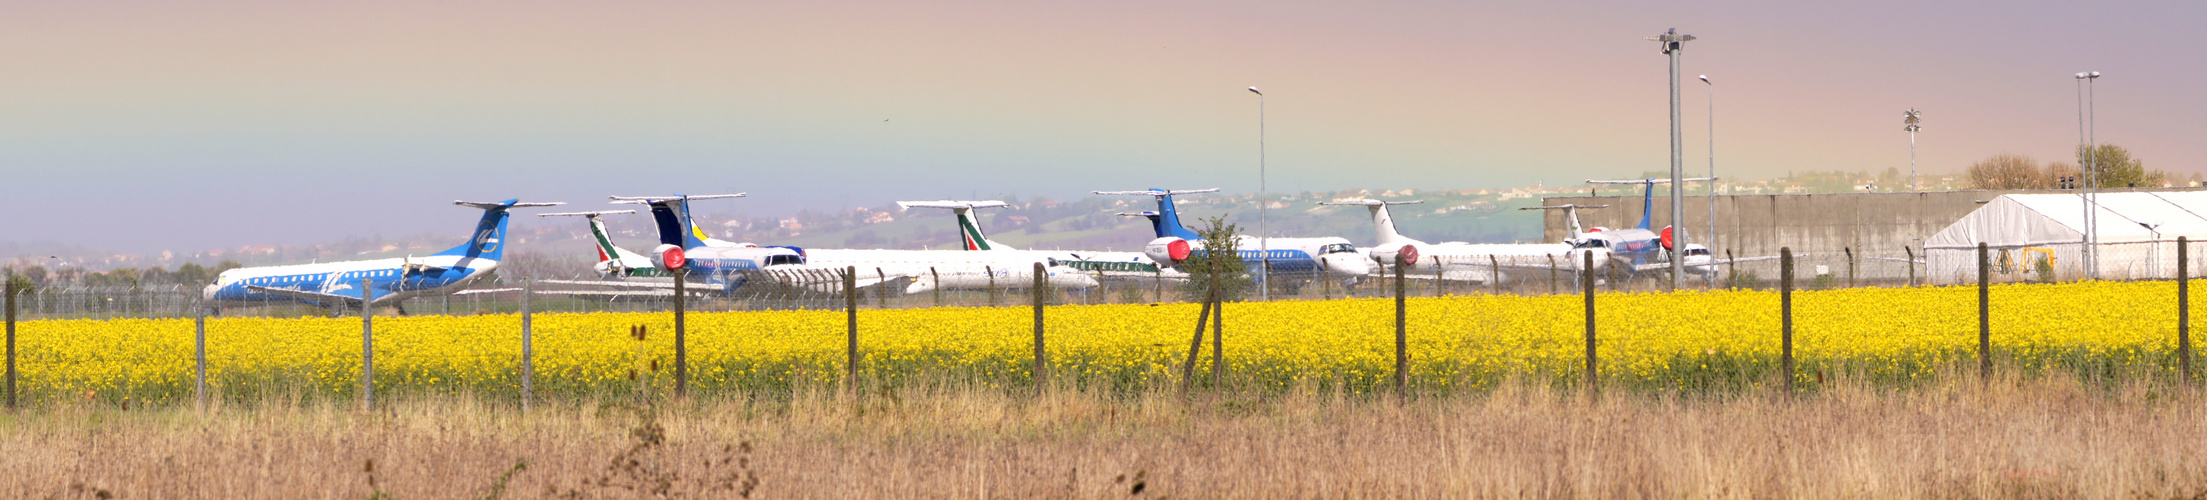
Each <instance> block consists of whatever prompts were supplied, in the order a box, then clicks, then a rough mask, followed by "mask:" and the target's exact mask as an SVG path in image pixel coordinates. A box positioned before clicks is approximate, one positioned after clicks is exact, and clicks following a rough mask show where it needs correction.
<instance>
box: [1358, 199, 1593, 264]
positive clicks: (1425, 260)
mask: <svg viewBox="0 0 2207 500" xmlns="http://www.w3.org/2000/svg"><path fill="white" fill-rule="evenodd" d="M1416 203H1424V202H1423V201H1418V200H1412V201H1381V200H1372V199H1356V200H1342V201H1326V202H1319V203H1318V204H1320V205H1355V206H1363V207H1365V208H1368V209H1370V210H1371V212H1372V226H1373V229H1374V230H1375V231H1376V232H1377V235H1378V244H1376V245H1373V246H1372V247H1371V248H1370V249H1369V250H1368V252H1369V253H1370V255H1371V258H1372V259H1373V260H1375V261H1377V262H1378V263H1379V266H1381V267H1386V266H1392V265H1393V262H1394V259H1395V256H1396V255H1397V254H1400V255H1402V256H1403V257H1404V259H1403V260H1404V264H1406V265H1408V266H1410V269H1405V270H1404V274H1405V275H1419V274H1423V275H1426V276H1440V277H1443V278H1447V279H1451V280H1462V281H1479V282H1492V280H1496V279H1502V280H1507V279H1510V278H1511V277H1512V274H1513V273H1517V272H1523V273H1527V274H1533V275H1537V274H1540V273H1545V272H1547V271H1548V270H1551V269H1562V270H1567V271H1572V272H1578V271H1579V269H1580V268H1581V267H1585V265H1584V261H1583V259H1584V257H1582V255H1583V254H1587V253H1593V254H1594V270H1595V271H1600V270H1602V269H1603V266H1604V264H1605V263H1607V262H1609V260H1610V257H1609V251H1608V250H1607V249H1606V248H1598V247H1589V248H1579V247H1578V246H1577V245H1575V244H1574V243H1575V241H1566V242H1563V243H1466V242H1461V241H1450V242H1441V243H1426V242H1424V241H1419V240H1417V239H1413V238H1410V237H1407V236H1403V235H1402V233H1400V232H1397V231H1396V229H1395V219H1394V215H1393V214H1392V213H1390V212H1389V211H1388V209H1387V207H1388V206H1389V205H1409V204H1416ZM1601 206H1607V205H1601ZM1599 207H1600V206H1591V207H1581V206H1576V205H1564V206H1556V207H1532V208H1527V210H1540V209H1562V210H1564V211H1565V212H1564V213H1565V217H1567V218H1568V220H1570V221H1571V227H1572V229H1573V230H1572V232H1573V234H1577V233H1578V231H1577V228H1578V227H1579V226H1578V212H1577V209H1579V208H1599ZM1497 273H1499V274H1500V276H1496V274H1497Z"/></svg>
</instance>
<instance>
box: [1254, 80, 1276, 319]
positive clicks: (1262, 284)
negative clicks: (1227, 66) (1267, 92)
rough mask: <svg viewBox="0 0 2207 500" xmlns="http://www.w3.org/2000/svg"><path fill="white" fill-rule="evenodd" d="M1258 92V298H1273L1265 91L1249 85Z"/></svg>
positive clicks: (1266, 300)
mask: <svg viewBox="0 0 2207 500" xmlns="http://www.w3.org/2000/svg"><path fill="white" fill-rule="evenodd" d="M1249 92H1250V93H1252V94H1257V264H1258V265H1257V300H1259V301H1264V302H1270V301H1271V300H1272V247H1271V242H1272V235H1271V234H1269V233H1266V232H1265V220H1264V219H1265V218H1264V212H1265V207H1264V205H1265V203H1266V200H1265V194H1264V193H1265V184H1264V91H1261V90H1257V88H1256V87H1249Z"/></svg>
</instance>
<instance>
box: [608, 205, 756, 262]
mask: <svg viewBox="0 0 2207 500" xmlns="http://www.w3.org/2000/svg"><path fill="white" fill-rule="evenodd" d="M744 195H745V193H736V194H711V195H698V196H688V195H679V194H678V195H674V196H615V197H613V203H615V204H622V205H647V206H650V207H651V218H652V221H653V222H655V223H657V225H658V226H659V244H661V245H677V246H680V247H682V248H685V249H688V248H698V247H703V246H707V245H706V241H709V240H711V239H712V237H710V236H707V235H706V234H705V231H703V230H700V229H698V227H697V223H696V222H693V221H691V220H690V203H689V202H691V201H696V200H717V199H722V198H742V197H744Z"/></svg>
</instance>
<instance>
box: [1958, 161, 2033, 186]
mask: <svg viewBox="0 0 2207 500" xmlns="http://www.w3.org/2000/svg"><path fill="white" fill-rule="evenodd" d="M1965 177H1966V178H1967V179H1968V180H1967V182H1968V184H1969V187H1970V189H2050V188H2053V187H2054V178H2053V176H2051V175H2048V174H2047V170H2046V169H2043V168H2039V165H2038V160H2033V159H2031V157H2028V156H2023V155H2017V154H2006V153H2002V154H1997V155H1992V156H1991V157H1989V158H1985V159H1983V160H1978V161H1977V163H1972V164H1970V165H1969V170H1968V172H1967V175H1966V176H1965Z"/></svg>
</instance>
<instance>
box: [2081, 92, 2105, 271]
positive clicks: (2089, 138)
mask: <svg viewBox="0 0 2207 500" xmlns="http://www.w3.org/2000/svg"><path fill="white" fill-rule="evenodd" d="M2099 80H2100V72H2098V71H2086V72H2083V73H2077V84H2078V85H2079V86H2081V87H2083V88H2081V89H2079V90H2082V91H2083V92H2082V95H2080V96H2078V99H2077V141H2078V142H2081V143H2084V144H2083V149H2082V150H2081V151H2078V152H2077V178H2078V179H2080V183H2081V184H2083V191H2080V192H2079V193H2078V194H2079V195H2080V196H2082V197H2083V198H2084V238H2083V240H2084V274H2085V277H2086V278H2088V279H2095V280H2096V279H2100V249H2099V248H2098V246H2099V243H2100V238H2099V231H2100V211H2099V210H2098V209H2097V205H2098V202H2099V191H2100V186H2099V183H2100V182H2099V180H2100V179H2099V178H2100V176H2099V174H2098V173H2097V172H2094V171H2093V170H2094V168H2093V167H2094V166H2096V165H2098V164H2099V156H2100V155H2099V152H2098V151H2096V150H2097V149H2099V144H2098V142H2099V137H2097V132H2098V130H2096V129H2098V128H2099V123H2097V122H2098V121H2099V119H2098V117H2097V116H2095V113H2094V110H2093V109H2092V108H2093V97H2094V96H2093V95H2092V94H2093V92H2092V91H2093V84H2094V83H2096V82H2098V81H2099Z"/></svg>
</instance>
